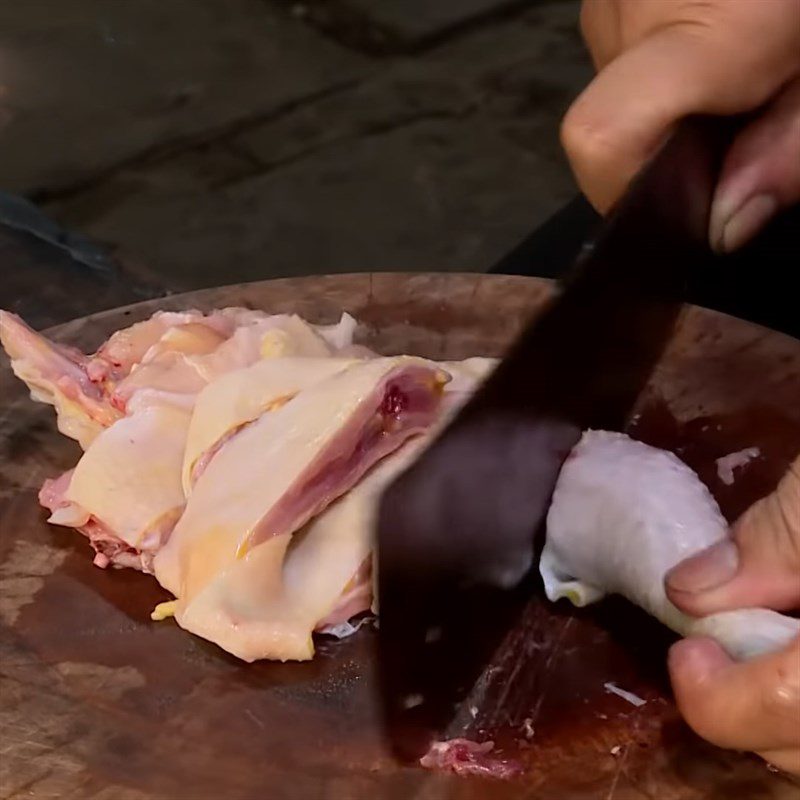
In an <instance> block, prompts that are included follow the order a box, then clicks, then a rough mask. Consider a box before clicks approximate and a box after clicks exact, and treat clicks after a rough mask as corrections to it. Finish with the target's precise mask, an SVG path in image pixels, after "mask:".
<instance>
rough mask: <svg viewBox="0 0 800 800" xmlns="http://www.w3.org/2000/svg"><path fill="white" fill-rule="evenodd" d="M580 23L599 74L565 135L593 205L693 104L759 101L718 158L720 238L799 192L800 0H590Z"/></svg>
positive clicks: (726, 240) (759, 220)
mask: <svg viewBox="0 0 800 800" xmlns="http://www.w3.org/2000/svg"><path fill="white" fill-rule="evenodd" d="M581 28H582V30H583V35H584V38H585V39H586V43H587V45H588V47H589V50H590V52H591V55H592V58H593V60H594V63H595V67H596V68H597V70H598V74H597V76H596V77H595V79H594V80H593V81H592V83H591V84H590V85H589V86H588V88H587V89H586V90H585V91H584V92H583V93H582V94H581V95H580V97H578V99H577V100H576V101H575V102H574V103H573V104H572V107H571V108H570V109H569V111H568V112H567V115H566V116H565V118H564V121H563V123H562V129H561V138H562V143H563V145H564V148H565V150H566V152H567V155H568V157H569V159H570V162H571V164H572V168H573V171H574V172H575V176H576V178H577V180H578V184H579V185H580V187H581V189H582V190H583V191H584V193H585V194H586V196H587V197H588V198H589V200H590V201H591V202H592V204H593V205H594V206H595V207H596V208H597V209H598V210H600V211H601V212H605V211H607V210H608V209H609V208H610V206H611V205H612V204H613V203H614V202H615V201H616V200H617V198H618V197H619V196H620V195H621V194H622V193H623V192H624V190H625V187H626V186H627V184H628V182H629V181H630V179H631V178H632V177H633V176H634V174H635V173H636V172H637V171H638V169H639V168H640V167H641V166H642V164H644V163H645V161H646V160H647V159H648V157H649V156H651V155H652V154H653V153H654V152H655V150H656V149H657V148H658V146H659V145H660V144H661V142H662V141H663V140H664V139H665V138H666V136H667V135H668V134H669V132H670V130H671V128H672V127H673V126H674V125H675V123H676V122H678V121H679V120H681V119H682V118H683V117H685V116H688V115H690V114H717V115H728V114H742V113H749V112H755V114H754V116H753V119H752V120H751V121H750V122H749V124H748V125H747V126H746V127H745V128H744V130H742V131H741V132H740V133H739V135H738V137H737V138H736V140H735V141H734V143H733V146H732V147H731V149H730V151H729V153H728V154H727V157H726V159H725V163H724V165H723V169H722V174H721V176H720V181H719V184H718V186H717V189H716V193H715V196H714V201H713V205H712V210H711V221H710V225H709V239H710V242H711V245H712V246H713V247H715V248H716V249H717V250H720V251H731V250H734V249H736V248H737V247H739V246H740V245H741V244H743V243H744V242H745V241H747V240H748V239H749V238H750V237H751V236H753V235H754V234H755V233H756V232H757V231H758V230H759V229H760V228H761V227H762V226H763V224H764V223H766V222H767V221H768V219H769V218H770V217H772V216H773V215H774V214H775V212H776V211H777V210H778V209H779V208H783V207H786V206H789V205H791V204H792V203H794V202H797V201H799V200H800V0H768V1H766V0H646V2H642V0H584V4H583V8H582V12H581Z"/></svg>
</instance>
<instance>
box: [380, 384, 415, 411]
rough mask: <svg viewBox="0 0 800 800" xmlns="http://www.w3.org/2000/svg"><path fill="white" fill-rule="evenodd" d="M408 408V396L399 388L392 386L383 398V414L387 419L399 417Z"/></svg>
mask: <svg viewBox="0 0 800 800" xmlns="http://www.w3.org/2000/svg"><path fill="white" fill-rule="evenodd" d="M407 407H408V395H407V394H406V393H405V392H402V391H400V389H398V388H397V386H391V387H389V389H388V390H387V392H386V394H385V395H384V396H383V402H382V403H381V414H383V415H384V416H385V417H399V416H400V414H402V413H403V411H405V410H406V408H407Z"/></svg>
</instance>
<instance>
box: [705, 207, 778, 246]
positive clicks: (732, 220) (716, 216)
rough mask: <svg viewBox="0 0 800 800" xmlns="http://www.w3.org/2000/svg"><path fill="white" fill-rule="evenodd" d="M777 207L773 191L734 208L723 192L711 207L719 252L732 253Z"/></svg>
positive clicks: (713, 238)
mask: <svg viewBox="0 0 800 800" xmlns="http://www.w3.org/2000/svg"><path fill="white" fill-rule="evenodd" d="M777 210H778V201H777V200H776V199H775V197H773V196H772V195H770V194H757V195H754V196H752V197H750V198H749V199H748V200H746V201H745V202H744V203H741V204H738V205H736V206H735V207H731V203H730V201H729V198H728V197H725V196H724V195H723V196H721V197H720V198H718V199H717V200H715V201H714V205H713V207H712V209H711V223H710V226H709V229H710V233H709V236H710V239H711V244H712V246H713V247H714V249H715V250H716V251H717V252H720V253H730V252H732V251H734V250H736V249H737V248H739V247H741V246H742V245H743V244H745V242H747V241H748V240H749V239H752V238H753V236H754V235H755V234H756V233H758V231H759V230H760V229H761V228H762V227H763V226H764V223H766V222H767V220H769V219H770V218H771V217H773V216H774V215H775V212H776V211H777Z"/></svg>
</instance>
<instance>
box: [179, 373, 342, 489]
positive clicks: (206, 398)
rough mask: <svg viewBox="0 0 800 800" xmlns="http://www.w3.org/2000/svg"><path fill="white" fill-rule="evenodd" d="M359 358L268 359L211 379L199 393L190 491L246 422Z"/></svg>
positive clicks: (186, 471)
mask: <svg viewBox="0 0 800 800" xmlns="http://www.w3.org/2000/svg"><path fill="white" fill-rule="evenodd" d="M353 363H354V362H353V361H352V360H348V359H338V358H271V359H264V360H262V361H258V362H256V363H255V364H252V365H251V366H249V367H245V368H244V369H238V370H235V371H234V372H230V373H228V374H227V375H223V376H222V377H221V378H219V379H217V380H215V381H213V382H212V383H210V384H208V386H206V387H205V389H203V391H201V392H200V394H199V395H198V396H197V400H196V402H195V405H194V412H193V414H192V421H191V425H190V426H189V434H188V438H187V441H186V453H185V456H184V461H183V488H184V491H185V493H186V496H187V497H188V496H189V494H190V493H191V489H192V486H193V485H194V484H195V483H196V481H197V478H198V477H199V476H200V474H201V473H202V471H203V470H204V469H205V468H206V466H207V465H208V463H209V461H210V460H211V458H212V457H213V455H214V453H215V452H217V450H218V449H219V448H220V447H221V445H222V444H224V442H225V441H227V439H229V438H230V437H231V436H233V435H234V434H235V433H236V432H237V431H239V430H240V429H241V428H242V427H243V426H244V425H246V424H247V423H249V422H252V421H253V420H254V419H257V418H258V417H260V416H261V415H262V414H263V413H264V412H265V411H270V410H274V409H277V408H279V407H280V406H281V405H284V404H285V403H287V402H288V401H289V400H291V399H292V398H293V397H294V396H295V395H296V394H298V392H301V391H302V390H304V389H307V388H308V387H309V386H313V385H314V384H315V383H319V381H321V380H324V379H325V378H329V377H331V376H332V375H335V374H336V373H337V372H341V371H342V370H343V369H345V367H347V366H349V365H351V364H353Z"/></svg>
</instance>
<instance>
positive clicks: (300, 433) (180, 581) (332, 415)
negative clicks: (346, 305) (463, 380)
mask: <svg viewBox="0 0 800 800" xmlns="http://www.w3.org/2000/svg"><path fill="white" fill-rule="evenodd" d="M447 378H448V376H447V374H446V373H444V372H443V371H442V370H441V369H440V368H438V367H437V366H436V365H435V364H432V363H431V362H428V361H425V360H423V359H418V358H411V357H405V356H401V357H396V358H378V359H373V360H367V361H360V362H357V363H354V364H352V365H350V366H348V367H347V368H345V369H344V370H342V371H340V372H337V373H336V374H334V375H332V376H331V377H329V378H327V379H326V380H323V381H320V382H318V383H316V384H314V385H312V386H310V387H309V388H307V389H306V390H305V391H303V392H300V393H299V394H297V395H296V396H295V397H294V398H292V399H291V400H289V401H288V402H287V403H286V404H285V405H283V406H281V407H280V408H278V409H276V410H273V411H270V412H268V413H266V414H263V415H262V416H260V417H259V418H258V419H257V420H255V421H254V422H252V423H251V424H249V425H246V426H245V427H244V428H242V429H241V430H240V431H239V432H238V433H237V434H236V435H235V436H233V437H232V438H231V439H229V441H227V442H226V443H225V444H224V445H223V446H222V447H221V448H220V450H219V452H218V453H217V454H216V455H215V456H214V458H213V459H212V460H211V461H210V463H209V464H208V465H207V466H206V468H205V470H204V471H203V473H202V475H201V476H200V477H199V479H198V480H197V483H196V484H195V486H194V489H193V491H192V494H191V495H190V497H189V501H188V503H187V506H186V510H185V512H184V514H183V517H182V518H181V519H180V521H179V523H178V525H177V526H176V527H175V530H174V532H173V534H172V536H171V537H170V540H169V542H168V543H167V545H166V546H165V547H164V548H163V549H162V550H161V551H160V553H159V554H158V556H157V557H156V560H155V570H156V577H157V578H158V580H159V582H160V583H161V585H162V586H164V587H165V588H166V589H168V590H169V591H170V592H172V593H173V594H174V595H175V596H176V597H177V598H178V599H179V600H180V601H182V602H184V603H187V604H188V603H189V602H191V601H192V599H193V598H194V596H195V595H196V594H197V593H198V592H200V591H201V590H202V589H203V588H204V587H205V586H206V585H207V584H208V583H209V582H210V581H211V580H212V579H213V578H214V576H215V575H216V574H217V573H219V572H220V571H221V570H224V569H227V568H229V566H230V565H231V564H232V563H233V562H235V561H236V560H237V559H242V558H244V557H245V556H246V554H247V553H248V552H249V551H250V550H252V549H253V548H255V547H256V545H258V544H260V543H262V542H264V541H266V540H267V539H270V538H273V537H278V536H282V535H283V534H288V533H292V532H294V531H295V530H297V529H298V528H300V527H302V526H303V525H305V524H306V522H308V521H309V519H311V518H312V517H313V516H315V515H316V514H318V513H320V512H321V511H322V510H324V508H325V507H327V506H328V505H329V504H330V503H331V502H333V501H334V500H335V499H337V498H338V497H340V496H341V495H342V494H344V493H345V492H347V491H348V490H349V489H350V488H351V487H352V486H354V485H355V484H356V483H357V482H358V480H359V479H360V478H361V476H362V475H364V473H365V472H367V471H368V470H369V469H370V467H372V465H373V464H375V463H377V462H378V461H380V459H382V458H383V457H385V456H386V455H388V454H389V453H391V452H393V451H394V450H396V449H397V448H398V447H400V445H401V444H403V442H405V441H406V440H407V439H408V438H410V437H412V436H414V435H415V434H418V433H420V432H422V431H424V430H426V429H427V428H429V427H430V426H431V424H432V423H433V421H434V420H435V418H436V415H437V413H438V410H439V407H440V401H441V396H442V388H443V386H444V384H445V383H446V381H447ZM276 546H277V545H276Z"/></svg>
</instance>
